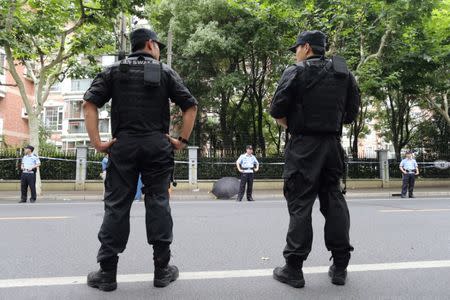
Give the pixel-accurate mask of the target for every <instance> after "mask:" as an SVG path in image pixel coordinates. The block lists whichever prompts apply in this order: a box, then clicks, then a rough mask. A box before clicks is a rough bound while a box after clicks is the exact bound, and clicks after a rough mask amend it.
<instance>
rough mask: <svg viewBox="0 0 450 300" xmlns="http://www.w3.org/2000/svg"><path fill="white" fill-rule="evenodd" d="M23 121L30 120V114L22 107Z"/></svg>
mask: <svg viewBox="0 0 450 300" xmlns="http://www.w3.org/2000/svg"><path fill="white" fill-rule="evenodd" d="M21 115H22V119H28V113H27V109H26V108H25V107H22V114H21Z"/></svg>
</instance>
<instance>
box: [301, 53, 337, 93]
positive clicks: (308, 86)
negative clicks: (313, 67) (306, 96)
mask: <svg viewBox="0 0 450 300" xmlns="http://www.w3.org/2000/svg"><path fill="white" fill-rule="evenodd" d="M331 65H332V62H331V60H329V61H328V62H327V63H326V64H325V66H324V67H323V68H322V70H320V72H319V74H318V75H317V77H316V78H314V80H313V81H311V82H310V83H309V84H308V85H307V86H306V88H305V91H307V90H309V89H310V88H312V87H313V86H315V85H316V84H317V83H318V82H319V81H320V80H322V78H323V77H324V76H325V75H326V74H327V73H328V71H329V70H330V68H331Z"/></svg>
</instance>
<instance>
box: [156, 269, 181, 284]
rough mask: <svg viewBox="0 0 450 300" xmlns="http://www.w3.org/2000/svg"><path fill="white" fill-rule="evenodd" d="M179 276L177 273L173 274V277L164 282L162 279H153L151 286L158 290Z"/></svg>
mask: <svg viewBox="0 0 450 300" xmlns="http://www.w3.org/2000/svg"><path fill="white" fill-rule="evenodd" d="M179 275H180V273H179V271H178V270H177V272H176V273H175V275H174V276H173V277H172V278H171V279H170V280H164V279H154V280H153V286H154V287H158V288H163V287H166V286H168V285H169V284H170V283H171V282H174V281H175V280H177V279H178V276H179Z"/></svg>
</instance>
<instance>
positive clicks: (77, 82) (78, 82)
mask: <svg viewBox="0 0 450 300" xmlns="http://www.w3.org/2000/svg"><path fill="white" fill-rule="evenodd" d="M91 82H92V79H72V83H71V84H72V86H71V89H70V90H71V91H72V92H84V91H86V90H87V89H88V88H89V86H90V85H91Z"/></svg>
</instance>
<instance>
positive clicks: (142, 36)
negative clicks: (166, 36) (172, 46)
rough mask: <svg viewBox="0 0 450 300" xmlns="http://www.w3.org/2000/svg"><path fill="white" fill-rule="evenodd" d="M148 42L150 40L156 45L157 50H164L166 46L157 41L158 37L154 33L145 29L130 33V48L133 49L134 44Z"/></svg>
mask: <svg viewBox="0 0 450 300" xmlns="http://www.w3.org/2000/svg"><path fill="white" fill-rule="evenodd" d="M148 40H152V41H155V42H157V43H158V45H159V49H161V50H162V49H164V48H165V47H166V45H164V44H163V43H161V42H160V41H159V40H158V36H157V35H156V32H154V31H152V30H150V29H147V28H139V29H136V30H134V31H132V32H131V33H130V41H131V48H134V47H135V46H136V44H138V43H140V42H146V41H148Z"/></svg>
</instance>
